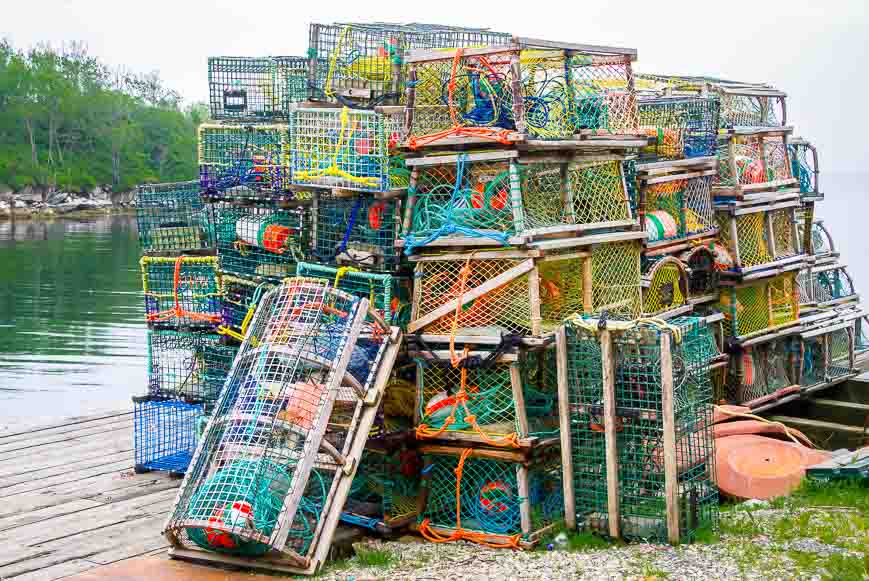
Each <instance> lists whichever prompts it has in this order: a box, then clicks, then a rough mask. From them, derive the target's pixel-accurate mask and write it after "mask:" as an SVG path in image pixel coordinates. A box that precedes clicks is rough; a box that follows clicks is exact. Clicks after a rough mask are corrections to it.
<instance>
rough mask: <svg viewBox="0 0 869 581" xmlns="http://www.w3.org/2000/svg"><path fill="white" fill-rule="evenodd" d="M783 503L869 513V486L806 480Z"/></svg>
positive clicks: (844, 482) (856, 481)
mask: <svg viewBox="0 0 869 581" xmlns="http://www.w3.org/2000/svg"><path fill="white" fill-rule="evenodd" d="M783 502H785V503H786V505H788V506H838V507H847V508H856V509H857V510H859V511H861V512H863V513H864V514H865V513H869V485H867V484H866V483H864V482H863V481H860V480H834V481H832V482H819V481H816V480H811V479H808V478H806V479H804V480H803V482H802V484H801V485H800V487H799V488H798V489H796V490H795V491H794V492H793V493H791V495H790V496H789V497H787V498H786V499H785V500H784V501H783Z"/></svg>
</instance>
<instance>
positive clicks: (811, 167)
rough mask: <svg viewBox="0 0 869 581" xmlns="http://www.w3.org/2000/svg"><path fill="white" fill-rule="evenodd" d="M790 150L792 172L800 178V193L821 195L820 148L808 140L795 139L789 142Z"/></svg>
mask: <svg viewBox="0 0 869 581" xmlns="http://www.w3.org/2000/svg"><path fill="white" fill-rule="evenodd" d="M788 151H789V153H790V157H791V165H792V168H791V173H792V175H793V176H794V177H795V178H796V179H797V180H799V184H800V193H801V194H803V197H806V196H810V197H817V196H820V195H821V191H820V189H819V188H818V177H819V175H820V173H821V171H820V169H819V168H818V150H817V149H815V146H814V145H812V144H811V143H809V142H807V141H803V140H794V141H792V142H789V143H788Z"/></svg>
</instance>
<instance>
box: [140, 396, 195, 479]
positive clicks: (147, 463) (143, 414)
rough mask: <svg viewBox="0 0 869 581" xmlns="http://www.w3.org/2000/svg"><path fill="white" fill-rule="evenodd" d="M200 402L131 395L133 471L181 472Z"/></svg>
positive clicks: (188, 456)
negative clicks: (192, 402) (132, 396)
mask: <svg viewBox="0 0 869 581" xmlns="http://www.w3.org/2000/svg"><path fill="white" fill-rule="evenodd" d="M203 415H204V410H203V406H202V404H191V403H186V402H183V401H178V400H172V399H160V398H154V397H150V396H146V397H134V398H133V450H134V453H133V455H134V458H135V460H134V461H135V464H134V467H135V470H136V472H139V473H141V472H148V471H150V470H165V471H168V472H176V473H183V472H184V471H185V470H187V466H188V465H189V464H190V459H191V458H192V457H193V451H194V450H195V448H196V425H197V423H198V422H199V421H200V418H202V417H203Z"/></svg>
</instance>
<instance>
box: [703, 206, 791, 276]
mask: <svg viewBox="0 0 869 581" xmlns="http://www.w3.org/2000/svg"><path fill="white" fill-rule="evenodd" d="M717 218H718V225H719V237H720V239H721V242H722V244H724V245H725V246H726V247H727V248H728V250H729V252H730V254H731V255H732V256H733V257H734V264H733V265H732V267H731V268H730V269H729V270H732V271H734V272H748V271H752V270H757V269H758V268H759V267H760V268H762V267H764V265H768V264H770V263H774V262H776V261H778V260H783V259H787V258H791V257H794V256H796V255H797V254H799V246H800V245H799V239H798V234H797V226H796V218H795V215H794V208H793V207H789V206H788V205H787V203H785V204H784V205H783V206H777V205H776V204H770V205H766V206H764V207H763V208H758V209H757V210H756V211H750V212H748V213H742V214H737V213H735V212H734V211H733V210H732V209H731V210H722V211H719V212H718V216H717ZM731 221H734V222H735V231H736V238H735V239H734V238H733V237H732V232H733V228H731V223H730V222H731Z"/></svg>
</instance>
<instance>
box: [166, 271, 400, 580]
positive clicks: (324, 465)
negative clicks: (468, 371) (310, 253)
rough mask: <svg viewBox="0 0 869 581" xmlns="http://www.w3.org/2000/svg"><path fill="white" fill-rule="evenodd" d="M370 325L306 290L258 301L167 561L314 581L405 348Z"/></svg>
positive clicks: (312, 288) (340, 302) (353, 308)
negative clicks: (304, 575)
mask: <svg viewBox="0 0 869 581" xmlns="http://www.w3.org/2000/svg"><path fill="white" fill-rule="evenodd" d="M367 316H368V302H367V300H365V299H356V298H355V297H353V296H351V295H348V294H346V293H343V292H341V291H338V290H335V289H330V288H328V287H327V286H326V285H323V284H321V283H319V282H318V281H312V280H310V279H298V278H297V279H287V280H286V281H284V283H282V285H281V286H280V287H278V288H276V289H274V290H272V291H270V292H269V293H267V294H266V295H265V296H264V297H263V299H262V302H261V305H260V307H259V308H258V309H257V311H256V314H255V316H254V319H253V321H252V323H251V326H250V328H249V330H248V333H247V335H246V338H245V342H244V343H243V344H242V347H241V349H240V351H239V354H238V357H237V358H236V362H235V364H234V365H233V368H232V372H231V374H230V376H229V378H228V379H227V381H226V384H225V385H224V389H223V392H222V394H221V398H220V400H219V401H218V404H217V408H216V410H215V413H214V416H213V419H212V420H211V422H209V424H208V426H207V427H206V429H205V432H204V434H203V435H202V437H201V438H200V441H199V444H198V446H197V449H196V453H195V454H194V456H193V459H192V461H191V464H190V468H189V469H188V471H187V473H186V475H185V478H184V481H183V482H182V485H181V489H180V491H179V494H178V497H177V499H176V502H175V505H174V507H173V509H172V512H171V515H170V517H169V519H168V521H167V523H166V526H165V529H164V534H165V535H166V537H167V538H168V539H169V541H170V543H171V544H172V547H173V548H172V549H171V551H170V555H171V556H173V557H180V558H190V559H196V560H210V561H217V562H222V563H230V564H237V565H246V566H255V567H263V568H269V569H274V570H280V571H285V572H292V573H308V574H310V573H315V572H316V571H317V570H318V568H319V567H320V565H321V564H322V563H323V561H324V559H325V557H326V555H327V554H328V551H329V548H330V545H331V541H332V535H333V534H334V531H335V527H336V525H337V522H338V518H339V516H340V513H341V510H342V507H343V506H344V502H345V500H346V497H347V494H348V492H349V491H350V487H351V484H352V481H353V476H354V474H355V472H356V469H357V466H358V464H359V460H360V457H361V453H362V450H363V447H364V445H365V441H366V439H367V437H368V432H369V429H370V428H371V425H372V422H373V420H374V415H375V412H376V409H377V404H378V403H379V400H380V398H381V397H382V395H383V388H384V385H385V383H386V381H387V379H388V377H389V374H390V372H391V368H392V364H393V362H394V360H395V357H396V355H397V350H398V347H399V343H400V333H398V332H397V330H396V331H395V332H390V329H389V328H385V327H382V326H381V325H380V324H379V323H377V322H376V321H373V322H370V323H366V322H365V321H366V317H367ZM360 350H362V351H365V352H366V353H365V356H364V357H362V358H360V357H359V355H360ZM362 359H364V361H362Z"/></svg>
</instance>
